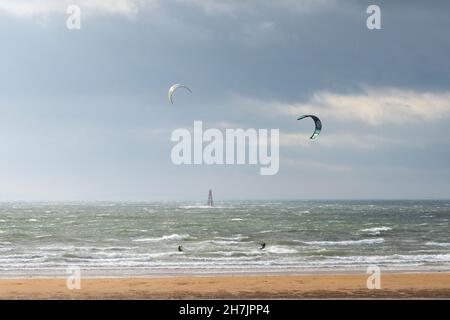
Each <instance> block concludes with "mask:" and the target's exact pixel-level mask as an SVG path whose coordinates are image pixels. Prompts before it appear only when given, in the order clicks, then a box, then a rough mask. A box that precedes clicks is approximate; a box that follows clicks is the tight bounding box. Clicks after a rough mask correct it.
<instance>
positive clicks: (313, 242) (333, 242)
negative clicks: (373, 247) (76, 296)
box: [297, 238, 384, 246]
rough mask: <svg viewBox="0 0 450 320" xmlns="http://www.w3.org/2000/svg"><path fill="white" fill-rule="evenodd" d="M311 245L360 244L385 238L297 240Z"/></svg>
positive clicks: (380, 240) (377, 242) (376, 241)
mask: <svg viewBox="0 0 450 320" xmlns="http://www.w3.org/2000/svg"><path fill="white" fill-rule="evenodd" d="M297 242H302V243H306V244H309V245H319V246H320V245H324V246H351V245H358V244H379V243H383V242H384V239H383V238H376V239H362V240H342V241H297Z"/></svg>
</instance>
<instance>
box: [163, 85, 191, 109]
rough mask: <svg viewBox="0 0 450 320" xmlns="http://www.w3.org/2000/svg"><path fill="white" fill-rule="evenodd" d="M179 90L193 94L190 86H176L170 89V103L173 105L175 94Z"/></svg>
mask: <svg viewBox="0 0 450 320" xmlns="http://www.w3.org/2000/svg"><path fill="white" fill-rule="evenodd" d="M179 88H184V89H186V90H187V91H189V92H190V93H192V91H191V89H189V87H188V86H185V85H184V84H174V85H173V86H171V87H170V89H169V93H168V98H169V101H170V103H172V104H173V94H174V93H175V91H177V90H178V89H179Z"/></svg>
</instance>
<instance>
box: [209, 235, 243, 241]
mask: <svg viewBox="0 0 450 320" xmlns="http://www.w3.org/2000/svg"><path fill="white" fill-rule="evenodd" d="M247 238H248V236H243V235H242V234H236V235H234V236H231V237H214V239H219V240H231V241H233V240H237V241H241V240H244V239H247Z"/></svg>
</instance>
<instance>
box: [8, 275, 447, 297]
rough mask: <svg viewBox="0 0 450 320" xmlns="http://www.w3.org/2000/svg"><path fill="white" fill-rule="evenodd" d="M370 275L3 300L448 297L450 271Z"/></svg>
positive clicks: (56, 285)
mask: <svg viewBox="0 0 450 320" xmlns="http://www.w3.org/2000/svg"><path fill="white" fill-rule="evenodd" d="M367 277H368V275H366V274H361V275H356V274H352V275H329V274H321V275H267V276H241V275H240V276H205V277H203V276H189V277H187V276H186V277H182V276H180V277H158V278H110V279H108V278H104V279H100V278H98V279H82V280H81V289H80V290H69V289H68V288H67V286H66V279H62V278H61V279H3V280H0V299H304V298H320V299H326V298H447V299H450V273H416V274H385V275H382V277H381V289H373V290H369V289H367V286H366V280H367Z"/></svg>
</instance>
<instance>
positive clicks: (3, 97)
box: [0, 0, 450, 201]
mask: <svg viewBox="0 0 450 320" xmlns="http://www.w3.org/2000/svg"><path fill="white" fill-rule="evenodd" d="M69 4H77V5H79V6H80V7H81V9H82V21H81V23H82V27H81V30H79V31H70V30H68V29H67V28H66V19H67V17H68V15H67V14H66V8H67V6H68V5H69ZM369 4H378V5H380V7H381V19H382V20H381V21H382V22H381V23H382V29H381V30H368V29H367V27H366V19H367V17H368V14H367V13H366V8H367V6H368V5H369ZM449 12H450V2H449V1H386V2H384V1H376V2H371V1H368V2H366V1H337V0H335V1H333V0H321V1H313V0H297V1H295V0H278V1H273V0H260V1H242V0H228V1H213V0H164V1H163V0H71V1H64V0H39V1H38V0H36V1H32V0H1V1H0V71H1V72H0V200H3V201H8V200H60V201H63V200H127V201H139V200H148V201H150V200H189V199H192V200H199V201H200V200H205V201H206V198H207V192H208V189H209V188H212V189H213V190H214V193H215V198H216V200H225V199H282V198H284V199H316V198H413V199H416V198H447V199H448V198H450V126H449V125H448V124H449V121H450V86H449V85H450V72H449V71H450V38H449V36H448V34H449V32H450V15H449ZM174 83H184V84H188V85H189V86H190V87H191V89H192V91H193V94H191V95H190V94H187V93H184V92H179V93H177V96H176V101H175V104H173V105H171V104H170V103H169V102H168V101H167V90H168V88H169V87H170V86H171V85H172V84H174ZM305 113H314V114H316V115H318V116H319V117H320V118H321V119H322V122H323V131H322V134H321V135H320V136H319V137H318V138H317V139H316V140H315V141H311V140H309V139H308V138H309V136H310V135H311V134H312V131H313V128H312V126H313V125H312V122H308V121H307V120H303V121H297V120H296V118H297V117H298V116H300V115H302V114H305ZM194 120H202V121H203V122H204V126H205V127H207V128H219V129H225V128H243V129H246V128H257V129H258V128H265V129H271V128H278V129H280V136H281V137H280V143H281V146H280V162H281V163H280V170H279V173H278V174H277V175H275V176H260V175H259V166H206V165H203V166H175V165H174V164H172V162H171V159H170V152H171V149H172V147H173V146H174V143H173V142H171V141H170V135H171V133H172V131H173V130H175V129H177V128H188V129H192V127H193V121H194Z"/></svg>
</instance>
